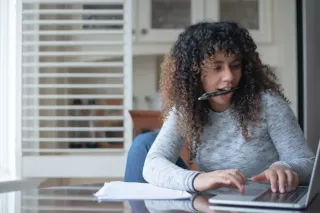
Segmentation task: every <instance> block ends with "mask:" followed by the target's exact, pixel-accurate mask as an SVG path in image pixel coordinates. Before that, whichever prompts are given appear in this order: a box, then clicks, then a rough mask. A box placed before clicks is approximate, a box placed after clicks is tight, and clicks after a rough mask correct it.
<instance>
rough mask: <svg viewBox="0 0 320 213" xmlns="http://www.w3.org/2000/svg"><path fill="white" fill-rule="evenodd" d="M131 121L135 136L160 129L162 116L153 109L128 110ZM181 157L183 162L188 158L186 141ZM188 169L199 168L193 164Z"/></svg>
mask: <svg viewBox="0 0 320 213" xmlns="http://www.w3.org/2000/svg"><path fill="white" fill-rule="evenodd" d="M129 113H130V115H131V118H132V123H133V137H136V136H137V135H138V134H140V133H143V132H146V131H154V130H157V129H160V128H161V126H162V123H163V121H162V118H161V112H160V111H153V110H130V111H129ZM180 156H181V158H182V159H183V161H184V162H187V159H188V148H187V143H185V145H184V147H183V148H182V150H181V153H180ZM189 169H190V170H199V169H198V167H197V166H196V165H195V164H193V165H192V166H191V167H190V168H189Z"/></svg>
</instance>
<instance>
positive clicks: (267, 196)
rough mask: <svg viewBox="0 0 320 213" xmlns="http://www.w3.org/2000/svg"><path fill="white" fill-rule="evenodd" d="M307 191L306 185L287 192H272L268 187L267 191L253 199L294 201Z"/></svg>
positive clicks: (279, 201) (280, 201)
mask: <svg viewBox="0 0 320 213" xmlns="http://www.w3.org/2000/svg"><path fill="white" fill-rule="evenodd" d="M307 191H308V188H307V187H298V189H297V190H295V191H291V192H287V193H279V192H278V193H274V192H272V191H271V189H268V190H267V191H265V192H264V193H262V194H261V195H259V196H258V197H256V198H255V199H254V201H260V202H273V203H294V202H296V201H297V200H298V199H300V198H301V197H302V196H303V195H304V194H305V193H306V192H307Z"/></svg>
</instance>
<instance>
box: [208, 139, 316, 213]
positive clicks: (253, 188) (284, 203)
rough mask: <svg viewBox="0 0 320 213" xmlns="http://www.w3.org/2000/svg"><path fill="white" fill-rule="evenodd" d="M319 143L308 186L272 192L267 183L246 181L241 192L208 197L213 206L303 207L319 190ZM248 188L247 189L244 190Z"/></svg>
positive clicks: (234, 190) (306, 205) (236, 191)
mask: <svg viewBox="0 0 320 213" xmlns="http://www.w3.org/2000/svg"><path fill="white" fill-rule="evenodd" d="M319 154H320V145H319V144H318V148H317V154H316V158H315V162H314V166H313V170H312V175H311V179H310V182H309V186H299V187H297V189H296V190H295V191H291V192H287V193H279V192H278V193H273V192H272V191H271V188H270V185H269V184H261V187H259V186H258V184H259V183H252V182H251V183H248V184H247V185H246V186H245V192H244V193H243V194H241V193H240V192H239V191H238V190H237V189H233V191H229V192H226V193H218V194H217V195H215V196H213V197H211V198H210V199H209V204H211V205H213V206H218V205H220V206H221V205H222V206H223V205H228V206H248V207H270V208H286V209H304V208H307V207H308V205H309V204H310V203H311V201H312V200H313V199H314V198H315V197H316V196H317V194H318V193H319V192H320V181H319V180H320V163H319ZM247 188H248V190H246V189H247Z"/></svg>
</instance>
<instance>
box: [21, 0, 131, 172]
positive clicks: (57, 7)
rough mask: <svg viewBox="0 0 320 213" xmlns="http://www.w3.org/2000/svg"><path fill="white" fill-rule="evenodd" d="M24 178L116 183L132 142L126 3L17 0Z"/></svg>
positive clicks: (110, 0) (119, 0)
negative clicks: (102, 179) (97, 179)
mask: <svg viewBox="0 0 320 213" xmlns="http://www.w3.org/2000/svg"><path fill="white" fill-rule="evenodd" d="M18 8H20V9H18V13H20V14H19V17H20V22H21V23H20V24H21V49H20V51H18V54H20V55H19V57H20V58H21V66H20V68H21V69H20V76H21V125H20V127H21V129H20V132H21V134H20V135H19V138H18V139H19V141H21V158H22V159H21V169H22V176H24V177H110V178H113V177H114V178H121V177H122V176H123V173H124V167H125V160H126V154H127V151H128V148H129V147H130V143H131V141H132V122H131V117H130V114H129V110H130V109H131V108H132V23H131V21H132V20H131V13H132V5H131V0H20V4H19V7H18Z"/></svg>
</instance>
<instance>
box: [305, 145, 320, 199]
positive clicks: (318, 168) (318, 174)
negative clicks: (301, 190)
mask: <svg viewBox="0 0 320 213" xmlns="http://www.w3.org/2000/svg"><path fill="white" fill-rule="evenodd" d="M319 144H320V140H319V142H318V148H317V154H316V158H315V161H314V166H313V170H312V174H311V179H310V183H309V190H308V193H307V199H306V205H308V204H309V203H310V202H311V200H312V199H313V198H314V197H315V195H316V194H317V193H318V192H320V182H319V180H320V162H319V155H320V145H319Z"/></svg>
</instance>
